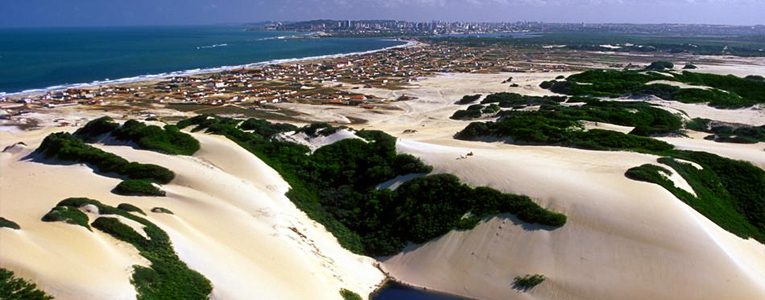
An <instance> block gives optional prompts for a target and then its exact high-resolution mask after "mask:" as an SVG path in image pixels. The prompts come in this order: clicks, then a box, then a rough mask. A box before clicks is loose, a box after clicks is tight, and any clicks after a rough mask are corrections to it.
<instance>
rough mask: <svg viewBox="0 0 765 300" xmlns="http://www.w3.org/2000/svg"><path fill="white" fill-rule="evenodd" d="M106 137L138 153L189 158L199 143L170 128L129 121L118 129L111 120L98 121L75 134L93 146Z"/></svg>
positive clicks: (90, 123) (104, 118) (171, 126)
mask: <svg viewBox="0 0 765 300" xmlns="http://www.w3.org/2000/svg"><path fill="white" fill-rule="evenodd" d="M105 134H111V135H112V136H113V137H114V138H116V139H117V140H120V141H126V142H132V143H133V144H134V145H135V146H136V147H138V148H139V149H145V150H150V151H156V152H161V153H167V154H175V155H192V154H194V153H195V152H197V151H198V150H199V141H197V140H196V139H195V138H194V137H192V136H191V135H189V134H187V133H184V132H181V131H180V130H178V127H176V126H173V125H165V126H164V127H159V126H156V125H146V124H144V123H142V122H139V121H136V120H128V121H126V122H125V123H124V124H122V126H120V125H119V124H117V123H116V122H114V120H112V119H111V118H110V117H101V118H98V119H95V120H93V121H90V122H88V124H85V126H83V127H82V128H80V129H78V130H77V131H75V133H74V135H75V136H76V137H79V138H81V139H83V140H84V141H86V142H93V141H95V140H96V139H97V138H98V137H101V136H103V135H105Z"/></svg>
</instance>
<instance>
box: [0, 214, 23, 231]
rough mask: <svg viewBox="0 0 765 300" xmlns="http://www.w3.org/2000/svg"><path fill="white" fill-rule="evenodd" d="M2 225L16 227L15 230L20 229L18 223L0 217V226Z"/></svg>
mask: <svg viewBox="0 0 765 300" xmlns="http://www.w3.org/2000/svg"><path fill="white" fill-rule="evenodd" d="M3 227H5V228H10V229H16V230H19V229H21V226H19V224H16V222H13V221H11V220H8V219H6V218H3V217H0V228H3Z"/></svg>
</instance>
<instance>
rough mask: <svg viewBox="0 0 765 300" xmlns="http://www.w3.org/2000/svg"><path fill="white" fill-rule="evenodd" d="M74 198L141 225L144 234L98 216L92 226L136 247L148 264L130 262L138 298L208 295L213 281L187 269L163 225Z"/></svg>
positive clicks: (118, 222)
mask: <svg viewBox="0 0 765 300" xmlns="http://www.w3.org/2000/svg"><path fill="white" fill-rule="evenodd" d="M75 199H78V200H76V201H75V202H82V201H86V200H87V201H88V202H91V203H95V204H94V205H97V206H99V207H104V208H105V209H106V210H107V211H110V212H115V214H118V215H120V216H122V217H125V218H128V219H131V220H133V221H136V222H138V223H140V224H141V225H143V226H144V227H143V230H144V232H145V233H146V236H148V239H147V238H144V237H143V236H142V235H141V234H139V233H138V232H136V231H135V230H134V229H133V228H132V227H130V226H127V225H125V224H123V223H122V222H120V220H119V219H117V218H109V217H100V218H98V219H96V220H95V221H94V222H93V227H94V228H96V229H98V230H100V231H103V232H104V233H106V234H109V235H111V236H113V237H114V238H116V239H119V240H121V241H123V242H126V243H129V244H131V245H133V247H135V248H136V249H137V250H138V251H139V253H140V254H141V256H143V257H144V258H146V259H147V260H148V261H149V262H150V263H151V264H150V266H149V267H144V266H139V265H135V266H133V269H134V271H133V276H132V279H131V283H132V284H133V286H135V288H136V293H137V294H138V295H137V298H138V299H139V300H144V299H146V300H148V299H200V300H202V299H209V297H210V292H211V291H212V285H211V283H210V281H209V280H207V278H205V277H204V276H202V274H199V273H198V272H196V271H194V270H192V269H190V268H189V267H188V266H187V265H186V263H184V262H183V261H181V260H180V258H179V257H178V256H177V255H176V253H175V250H174V249H173V246H172V243H171V241H170V238H169V237H168V236H167V233H165V232H164V231H163V230H162V229H160V228H159V227H157V226H156V225H155V224H154V223H151V222H149V221H147V220H146V219H144V218H142V217H139V216H136V215H133V214H130V213H128V212H126V211H123V210H119V209H116V208H114V207H111V206H107V205H104V204H101V203H100V202H98V201H96V200H91V199H85V198H75Z"/></svg>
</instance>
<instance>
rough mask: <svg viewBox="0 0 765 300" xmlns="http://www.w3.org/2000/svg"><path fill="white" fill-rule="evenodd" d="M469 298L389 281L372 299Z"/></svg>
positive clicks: (423, 299)
mask: <svg viewBox="0 0 765 300" xmlns="http://www.w3.org/2000/svg"><path fill="white" fill-rule="evenodd" d="M466 299H467V298H462V297H457V296H452V295H446V294H440V293H435V292H430V291H425V290H421V289H415V288H411V287H407V286H403V285H401V284H398V283H388V284H386V285H385V286H384V287H383V288H382V289H380V291H378V292H377V294H375V295H374V296H373V297H372V298H371V300H466Z"/></svg>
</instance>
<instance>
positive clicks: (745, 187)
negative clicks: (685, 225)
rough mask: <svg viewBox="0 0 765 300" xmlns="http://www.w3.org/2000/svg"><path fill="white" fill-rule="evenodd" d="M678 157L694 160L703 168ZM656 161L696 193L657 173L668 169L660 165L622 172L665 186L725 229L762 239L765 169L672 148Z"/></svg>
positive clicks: (764, 211) (764, 238)
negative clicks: (678, 175) (683, 180)
mask: <svg viewBox="0 0 765 300" xmlns="http://www.w3.org/2000/svg"><path fill="white" fill-rule="evenodd" d="M677 159H683V160H688V161H693V162H695V163H697V164H699V165H700V166H701V167H702V169H697V168H696V167H694V166H693V165H691V164H689V163H685V162H681V161H679V160H677ZM659 162H660V163H662V164H665V165H667V166H670V167H671V168H673V169H674V170H675V171H677V172H678V173H679V174H680V175H681V176H682V177H683V178H684V179H685V180H686V181H687V182H688V184H689V185H690V186H691V188H693V191H694V192H695V193H696V195H697V196H694V195H693V194H691V193H689V192H687V191H685V190H683V189H680V188H678V187H676V186H675V185H674V183H673V182H672V181H671V180H669V179H667V178H666V177H664V176H662V175H661V174H659V172H662V171H664V172H666V171H667V170H666V169H663V168H661V167H656V166H653V167H651V166H650V165H643V166H640V167H635V168H632V169H629V170H628V171H627V173H625V175H626V176H627V177H628V178H631V179H634V180H640V181H646V182H650V183H655V184H658V185H660V186H662V187H664V188H665V189H666V190H668V191H669V192H671V193H672V194H673V195H675V197H677V198H678V199H680V200H682V201H683V202H685V203H686V204H688V205H689V206H690V207H692V208H693V209H695V210H696V211H698V212H699V213H701V214H702V215H704V216H705V217H707V218H708V219H709V220H711V221H712V222H715V223H716V224H717V225H719V226H720V227H722V228H723V229H725V230H728V231H730V232H732V233H734V234H736V235H738V236H740V237H742V238H750V237H751V238H754V239H756V240H758V241H760V242H765V171H763V170H762V169H760V168H757V167H755V166H753V165H751V164H750V163H748V162H743V161H736V160H731V159H728V158H723V157H720V156H717V155H714V154H710V153H706V152H693V151H672V152H671V156H667V157H663V158H660V159H659ZM662 169H663V170H662Z"/></svg>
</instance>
